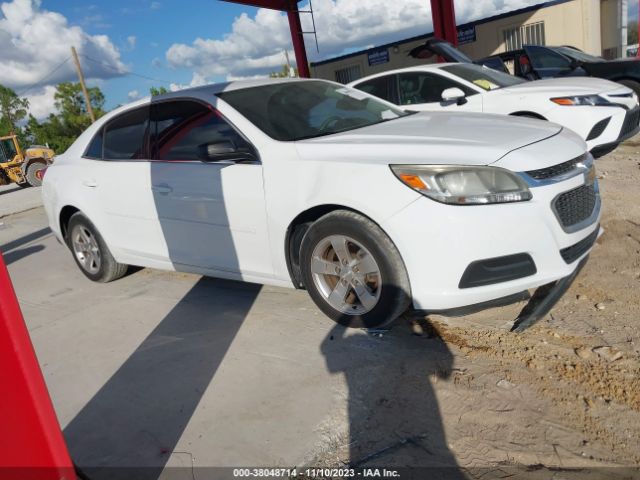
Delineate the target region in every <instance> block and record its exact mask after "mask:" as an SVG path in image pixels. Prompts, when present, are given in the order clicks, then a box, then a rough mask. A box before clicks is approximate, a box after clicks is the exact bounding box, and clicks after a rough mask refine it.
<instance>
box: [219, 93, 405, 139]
mask: <svg viewBox="0 0 640 480" xmlns="http://www.w3.org/2000/svg"><path fill="white" fill-rule="evenodd" d="M218 97H220V98H221V99H222V100H224V101H225V102H227V103H228V104H229V105H231V106H232V107H233V108H235V109H236V110H237V111H238V112H240V113H241V114H242V115H244V116H245V117H246V118H247V119H248V120H250V121H251V122H252V123H253V124H254V125H255V126H257V127H258V128H259V129H260V130H262V131H263V132H264V133H266V134H267V135H269V136H270V137H271V138H274V139H276V140H281V141H292V140H303V139H305V138H314V137H320V136H323V135H330V134H332V133H338V132H344V131H347V130H353V129H356V128H360V127H366V126H368V125H373V124H376V123H380V122H385V121H387V120H393V119H396V118H399V117H403V116H406V115H408V113H407V112H404V111H403V110H400V109H398V108H394V107H392V106H389V105H388V104H386V103H384V102H382V101H380V100H378V99H376V98H374V97H371V96H369V95H367V94H366V93H363V92H361V91H359V90H355V89H352V88H348V87H344V86H342V85H335V84H333V83H329V82H323V81H294V82H283V83H275V84H267V85H262V86H259V87H250V88H242V89H238V90H231V91H228V92H222V93H219V94H218Z"/></svg>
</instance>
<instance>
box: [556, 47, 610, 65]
mask: <svg viewBox="0 0 640 480" xmlns="http://www.w3.org/2000/svg"><path fill="white" fill-rule="evenodd" d="M553 50H555V51H556V52H558V53H561V54H562V55H564V56H565V57H569V58H573V59H574V60H578V61H579V62H605V61H606V60H605V59H604V58H602V57H596V56H595V55H589V54H588V53H584V52H581V51H580V50H576V49H575V48H571V47H554V48H553Z"/></svg>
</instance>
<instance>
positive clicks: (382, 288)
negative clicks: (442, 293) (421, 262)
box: [300, 210, 411, 328]
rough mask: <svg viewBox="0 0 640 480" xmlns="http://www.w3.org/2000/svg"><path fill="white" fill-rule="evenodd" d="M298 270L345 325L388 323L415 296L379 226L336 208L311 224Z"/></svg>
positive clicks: (312, 292) (317, 301)
mask: <svg viewBox="0 0 640 480" xmlns="http://www.w3.org/2000/svg"><path fill="white" fill-rule="evenodd" d="M339 251H340V252H341V253H340V254H338V253H337V252H339ZM300 269H301V274H302V280H303V282H304V285H305V287H306V289H307V291H308V292H309V295H310V296H311V298H312V300H313V301H314V302H315V304H316V305H317V306H318V307H319V308H320V310H322V311H323V312H324V313H325V315H327V316H328V317H329V318H331V319H332V320H334V321H335V322H337V323H339V324H341V325H344V326H347V327H365V328H376V327H383V326H386V325H389V324H390V323H391V322H393V321H394V320H395V319H396V318H398V317H399V316H400V315H401V314H402V313H404V312H405V311H406V310H407V307H408V306H409V303H410V300H411V293H410V292H411V289H410V285H409V278H408V277H407V272H406V269H405V266H404V263H403V261H402V258H401V257H400V253H399V252H398V250H397V248H396V247H395V245H394V244H393V242H392V241H391V239H390V238H389V237H388V236H387V235H386V234H385V233H384V232H383V231H382V229H381V228H380V227H379V226H378V225H376V224H375V223H373V222H372V221H371V220H369V219H368V218H366V217H364V216H362V215H360V214H357V213H355V212H351V211H347V210H336V211H333V212H331V213H328V214H326V215H324V216H323V217H321V218H320V219H318V220H317V221H316V222H314V223H313V224H312V225H311V226H310V227H309V229H308V230H307V232H306V233H305V236H304V238H303V239H302V244H301V245H300ZM365 270H366V271H365ZM367 272H369V273H367ZM358 292H359V293H358Z"/></svg>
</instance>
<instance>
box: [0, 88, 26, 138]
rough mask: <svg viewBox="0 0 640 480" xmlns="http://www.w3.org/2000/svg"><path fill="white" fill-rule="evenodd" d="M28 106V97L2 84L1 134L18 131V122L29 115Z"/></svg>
mask: <svg viewBox="0 0 640 480" xmlns="http://www.w3.org/2000/svg"><path fill="white" fill-rule="evenodd" d="M28 108H29V101H28V100H27V99H26V98H20V97H18V95H16V92H14V91H13V90H12V89H10V88H8V87H5V86H4V85H0V135H7V134H9V133H15V132H17V131H18V130H19V129H18V127H17V123H18V122H20V121H21V120H23V119H24V118H25V117H26V116H27V109H28Z"/></svg>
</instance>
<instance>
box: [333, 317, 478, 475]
mask: <svg viewBox="0 0 640 480" xmlns="http://www.w3.org/2000/svg"><path fill="white" fill-rule="evenodd" d="M396 324H397V325H396V326H395V327H394V328H393V330H391V331H389V332H386V333H385V334H384V335H380V336H377V335H376V334H374V335H362V334H358V333H355V334H354V333H353V331H349V329H346V328H344V327H341V326H335V327H334V328H333V329H332V330H331V332H330V333H329V334H328V335H327V337H326V338H325V339H324V341H323V342H322V345H321V352H322V354H323V355H324V357H325V360H326V365H327V369H328V370H329V371H330V372H332V373H335V374H342V375H343V376H344V379H345V382H346V384H347V387H348V417H349V438H348V446H349V451H348V458H349V462H348V464H349V466H350V467H353V468H369V467H371V468H374V467H401V468H420V469H421V470H420V471H421V472H423V473H424V476H423V478H434V479H440V478H442V479H465V478H467V477H466V476H465V475H464V474H463V472H462V470H461V469H460V467H459V466H458V464H457V462H456V460H455V457H454V456H453V454H452V453H451V451H450V450H449V447H448V445H447V441H446V435H445V432H444V428H443V425H442V418H441V414H440V409H439V407H438V400H437V398H436V395H435V392H434V388H433V386H432V381H437V379H438V378H441V379H447V378H449V376H450V374H451V371H452V364H453V355H452V353H451V351H450V350H449V349H448V347H447V345H446V344H445V343H444V342H443V341H441V340H440V339H439V338H428V337H420V336H416V335H413V334H412V333H411V330H410V329H409V328H408V321H405V320H404V319H400V320H398V321H397V322H396ZM342 454H343V455H342V456H343V457H344V456H346V452H342ZM411 478H413V477H411ZM415 478H418V477H415Z"/></svg>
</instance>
